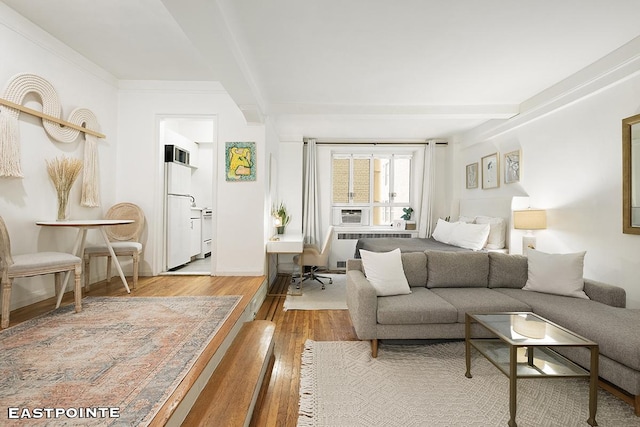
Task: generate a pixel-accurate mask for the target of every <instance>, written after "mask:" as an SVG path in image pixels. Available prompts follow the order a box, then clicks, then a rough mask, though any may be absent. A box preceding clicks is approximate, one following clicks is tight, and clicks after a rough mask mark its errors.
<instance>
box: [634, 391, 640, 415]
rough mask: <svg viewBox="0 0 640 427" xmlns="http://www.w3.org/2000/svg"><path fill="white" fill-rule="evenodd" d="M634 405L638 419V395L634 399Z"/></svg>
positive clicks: (639, 399)
mask: <svg viewBox="0 0 640 427" xmlns="http://www.w3.org/2000/svg"><path fill="white" fill-rule="evenodd" d="M634 401H635V404H634V405H633V406H634V407H635V410H636V417H640V394H637V395H636V397H635V399H634Z"/></svg>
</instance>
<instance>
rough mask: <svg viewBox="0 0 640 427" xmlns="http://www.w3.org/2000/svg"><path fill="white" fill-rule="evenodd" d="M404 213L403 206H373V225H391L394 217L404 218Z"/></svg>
mask: <svg viewBox="0 0 640 427" xmlns="http://www.w3.org/2000/svg"><path fill="white" fill-rule="evenodd" d="M402 215H404V212H403V211H402V207H399V206H394V207H390V206H376V207H374V208H373V225H391V222H392V221H393V220H394V219H402V218H401V216H402Z"/></svg>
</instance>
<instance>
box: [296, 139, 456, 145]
mask: <svg viewBox="0 0 640 427" xmlns="http://www.w3.org/2000/svg"><path fill="white" fill-rule="evenodd" d="M307 140H308V138H304V143H305V144H306V143H307ZM435 143H436V145H449V142H448V141H435ZM316 145H373V146H375V145H429V141H422V142H417V141H413V142H402V141H397V142H373V141H342V142H341V141H316Z"/></svg>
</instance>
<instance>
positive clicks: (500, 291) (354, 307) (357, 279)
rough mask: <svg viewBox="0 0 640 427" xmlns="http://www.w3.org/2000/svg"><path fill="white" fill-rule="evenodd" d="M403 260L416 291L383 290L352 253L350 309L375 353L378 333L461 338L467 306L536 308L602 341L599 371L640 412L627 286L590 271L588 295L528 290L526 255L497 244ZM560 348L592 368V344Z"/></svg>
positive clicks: (636, 329)
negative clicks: (379, 293) (610, 282)
mask: <svg viewBox="0 0 640 427" xmlns="http://www.w3.org/2000/svg"><path fill="white" fill-rule="evenodd" d="M402 266H403V269H404V273H405V276H406V278H407V281H408V282H409V286H410V287H411V293H410V294H404V295H393V296H377V295H376V290H375V289H374V287H373V286H372V285H371V283H369V281H368V280H367V278H366V276H365V272H364V271H363V265H362V260H360V259H357V260H355V259H354V260H348V261H347V306H348V309H349V314H350V316H351V320H352V322H353V326H354V328H355V331H356V334H357V336H358V338H360V339H361V340H371V343H372V354H373V356H374V357H377V352H378V340H379V339H463V338H464V334H465V328H464V327H465V325H464V322H465V313H466V312H471V313H474V312H475V313H482V312H505V311H531V312H534V313H536V314H538V315H541V316H542V317H545V318H547V319H548V320H550V321H552V322H554V323H557V324H559V325H561V326H564V327H566V328H568V329H570V330H572V331H574V332H575V333H577V334H580V335H582V336H584V337H586V338H588V339H590V340H592V341H595V342H596V343H598V344H599V350H600V366H599V374H600V377H601V378H602V379H604V380H606V381H608V382H610V383H612V384H614V385H615V386H617V387H618V388H620V389H622V390H624V391H625V392H626V393H629V394H630V396H627V400H628V401H630V403H633V404H634V405H635V413H636V415H638V416H640V310H632V309H626V308H625V305H626V294H625V291H624V289H622V288H620V287H617V286H611V285H607V284H604V283H600V282H596V281H593V280H588V279H584V292H585V293H586V294H587V296H588V297H589V299H582V298H574V297H567V296H559V295H553V294H547V293H540V292H533V291H528V290H523V289H522V288H523V287H524V285H525V283H526V282H527V277H528V261H527V258H526V257H524V256H521V255H507V254H504V253H498V252H488V253H487V252H439V251H426V252H413V253H403V254H402ZM471 331H472V334H473V335H474V336H476V337H485V336H487V337H488V332H487V331H486V330H485V329H484V328H481V327H479V325H477V324H475V325H472V329H471ZM561 353H562V354H563V355H565V356H566V357H568V358H569V359H571V360H573V361H575V362H576V363H578V364H580V365H582V366H583V367H585V368H587V369H588V367H589V360H590V354H589V350H588V349H586V348H562V349H561Z"/></svg>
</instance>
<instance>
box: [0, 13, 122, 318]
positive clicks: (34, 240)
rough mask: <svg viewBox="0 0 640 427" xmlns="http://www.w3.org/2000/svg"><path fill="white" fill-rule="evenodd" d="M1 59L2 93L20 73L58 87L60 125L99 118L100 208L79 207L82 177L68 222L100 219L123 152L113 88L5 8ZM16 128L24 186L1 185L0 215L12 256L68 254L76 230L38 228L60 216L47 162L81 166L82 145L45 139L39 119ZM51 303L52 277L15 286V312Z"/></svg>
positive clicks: (37, 105)
mask: <svg viewBox="0 0 640 427" xmlns="http://www.w3.org/2000/svg"><path fill="white" fill-rule="evenodd" d="M0 52H2V57H3V59H2V66H1V67H0V87H5V86H6V85H7V84H8V83H9V81H10V80H11V79H12V77H13V76H14V75H16V74H18V73H33V74H36V75H38V76H40V77H42V78H44V79H45V80H47V81H48V82H49V83H51V84H52V85H53V87H54V89H55V90H56V92H57V94H58V98H59V100H60V103H61V106H62V118H63V119H67V117H68V115H69V112H71V110H73V109H74V108H78V107H83V108H88V109H89V110H91V111H92V112H93V113H94V114H95V115H96V117H97V119H98V121H99V123H100V128H101V132H102V133H103V134H105V135H106V138H105V139H101V140H100V142H99V143H98V159H99V175H100V178H99V179H100V192H101V204H102V206H101V207H99V208H86V207H81V206H80V187H81V180H82V176H80V177H79V178H78V181H76V183H75V184H74V186H73V189H72V193H71V197H70V202H69V203H70V205H71V206H70V216H71V218H100V217H102V215H103V213H104V211H105V210H106V208H108V207H109V206H110V205H111V204H113V203H114V201H115V200H116V187H115V185H113V176H114V172H115V171H116V170H117V168H116V151H117V147H118V144H119V140H118V138H117V86H116V80H115V79H114V78H113V77H112V76H110V75H109V74H107V73H106V72H104V71H103V70H102V69H100V68H98V67H97V66H95V65H94V64H93V63H90V62H89V61H87V60H85V59H84V58H83V57H81V56H80V55H78V54H77V53H76V52H75V51H73V50H71V49H69V48H68V47H66V46H65V45H63V44H62V43H60V42H59V41H57V40H56V39H53V38H52V37H51V36H49V35H48V34H47V33H45V32H44V31H42V30H41V29H40V28H38V27H36V26H34V25H33V24H32V23H31V22H29V21H27V20H25V19H24V18H23V17H21V16H20V15H18V14H16V13H15V12H14V11H13V10H12V9H10V8H8V7H7V6H6V5H4V4H2V3H0ZM23 105H25V106H27V107H29V108H32V109H35V110H40V111H41V110H42V103H41V100H40V99H39V98H38V97H36V96H34V95H29V96H28V97H27V99H26V101H25V102H24V103H23ZM19 127H20V140H21V141H20V146H21V151H22V156H21V158H22V170H23V173H24V178H0V215H1V216H2V217H3V219H4V221H5V222H6V225H7V228H8V230H9V234H10V237H11V245H12V252H13V253H14V254H21V253H28V252H37V251H47V250H60V251H70V250H71V248H72V246H73V242H74V239H75V236H76V230H74V229H71V228H70V229H55V230H53V229H50V228H41V227H38V226H37V225H36V224H35V221H37V220H41V219H55V217H56V212H57V198H56V192H55V190H54V188H53V185H52V184H51V182H50V180H49V177H48V175H47V172H46V164H45V160H50V159H53V158H55V157H59V156H62V155H64V156H67V157H75V158H80V159H82V158H83V152H84V137H83V136H81V137H79V138H78V140H77V141H75V142H73V143H70V144H64V143H60V142H57V141H55V140H53V139H52V138H50V137H49V136H48V135H47V134H46V132H45V131H44V128H43V127H42V121H41V120H40V119H37V118H35V117H32V116H29V115H27V114H24V113H21V114H20V118H19ZM93 233H94V232H93V231H90V232H89V236H88V238H89V240H90V241H94V240H96V241H97V240H98V239H99V237H98V235H97V234H93ZM70 282H72V281H70ZM70 288H71V283H70V284H69V287H68V289H70ZM53 295H54V292H53V277H52V276H51V275H48V276H41V277H36V278H28V279H27V278H25V279H16V280H15V282H14V286H13V295H12V297H11V300H12V304H11V307H12V309H15V308H17V307H22V306H24V305H27V304H30V303H33V302H36V301H39V300H42V299H44V298H48V297H51V296H53Z"/></svg>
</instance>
